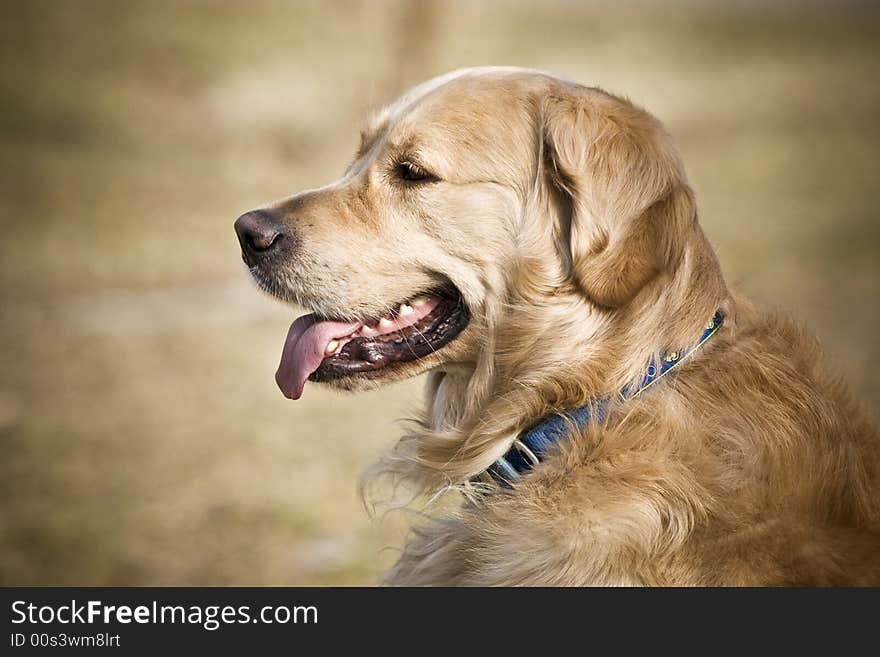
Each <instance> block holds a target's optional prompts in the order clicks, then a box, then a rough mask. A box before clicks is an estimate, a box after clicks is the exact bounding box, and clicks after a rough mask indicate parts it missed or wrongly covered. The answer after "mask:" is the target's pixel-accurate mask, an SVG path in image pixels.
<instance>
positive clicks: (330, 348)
mask: <svg viewBox="0 0 880 657" xmlns="http://www.w3.org/2000/svg"><path fill="white" fill-rule="evenodd" d="M337 349H339V340H330V342H328V343H327V348H326V349H324V353H325V354H327V355H328V356H330V355H331V354H333V352H335V351H336V350H337Z"/></svg>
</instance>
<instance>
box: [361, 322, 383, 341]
mask: <svg viewBox="0 0 880 657" xmlns="http://www.w3.org/2000/svg"><path fill="white" fill-rule="evenodd" d="M378 334H379V331H377V330H376V327H375V326H367V325H366V324H364V325H363V326H362V327H361V335H363V336H364V337H365V338H372V337H373V336H375V335H378Z"/></svg>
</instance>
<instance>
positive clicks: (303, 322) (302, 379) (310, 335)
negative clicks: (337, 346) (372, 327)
mask: <svg viewBox="0 0 880 657" xmlns="http://www.w3.org/2000/svg"><path fill="white" fill-rule="evenodd" d="M360 327H361V324H360V322H333V321H329V320H322V321H318V319H317V318H316V317H315V316H314V315H303V316H302V317H300V318H298V319H297V320H296V321H295V322H294V323H293V324H291V325H290V330H289V331H288V332H287V339H286V340H285V341H284V351H282V352H281V364H280V365H279V366H278V371H277V372H276V373H275V383H277V384H278V387H279V388H281V392H283V393H284V396H285V397H287V398H288V399H299V398H300V396H301V395H302V391H303V387H304V386H305V385H306V379H308V378H309V375H310V374H311V373H312V372H314V371H315V370H316V369H318V367H319V366H320V365H321V361H322V360H324V351H325V350H326V349H327V345H328V344H330V341H331V340H336V339H339V338H344V337H346V336H348V335H351V334H352V333H353V332H354V331H356V330H358V329H359V328H360Z"/></svg>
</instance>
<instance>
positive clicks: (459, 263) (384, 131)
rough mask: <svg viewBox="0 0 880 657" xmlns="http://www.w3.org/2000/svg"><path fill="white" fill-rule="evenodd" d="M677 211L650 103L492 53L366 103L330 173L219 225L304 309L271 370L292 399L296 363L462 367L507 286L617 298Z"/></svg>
mask: <svg viewBox="0 0 880 657" xmlns="http://www.w3.org/2000/svg"><path fill="white" fill-rule="evenodd" d="M694 220H695V209H694V205H693V201H692V195H691V192H690V190H689V188H688V187H687V185H686V183H685V178H684V173H683V170H682V167H681V164H680V162H679V159H678V156H677V155H676V152H675V150H674V148H673V147H672V145H671V143H670V141H669V139H668V137H667V135H666V133H665V132H664V131H663V130H662V128H661V127H660V125H659V124H658V123H657V122H656V121H655V120H654V119H653V118H651V117H650V116H649V115H647V114H646V113H644V112H643V111H641V110H638V109H636V108H634V107H633V106H631V105H630V104H628V103H626V102H624V101H621V100H619V99H617V98H615V97H613V96H610V95H608V94H606V93H604V92H601V91H599V90H596V89H588V88H585V87H581V86H578V85H575V84H571V83H568V82H563V81H560V80H558V79H555V78H552V77H550V76H547V75H545V74H541V73H537V72H531V71H522V70H515V69H494V68H493V69H471V70H465V71H460V72H456V73H453V74H450V75H447V76H443V77H441V78H438V79H435V80H432V81H430V82H427V83H425V84H423V85H421V86H418V87H416V88H415V89H413V90H411V91H410V92H408V93H407V94H406V95H404V96H403V97H402V98H400V99H399V100H398V101H396V102H395V103H393V104H392V105H390V106H389V107H387V108H386V109H384V110H383V111H382V112H380V113H378V114H377V116H376V117H375V118H374V120H373V121H372V123H371V125H370V126H369V127H368V128H367V129H366V130H365V131H364V133H363V135H362V143H361V146H360V149H359V150H358V152H357V154H356V155H355V158H354V161H353V162H352V163H351V164H350V166H349V167H348V169H347V171H346V172H345V174H344V175H343V176H342V178H340V179H339V180H337V181H336V182H334V183H332V184H330V185H328V186H326V187H322V188H320V189H316V190H311V191H306V192H303V193H300V194H297V195H295V196H292V197H290V198H287V199H284V200H282V201H279V202H276V203H273V204H271V205H268V206H267V207H265V208H262V209H259V210H254V211H252V212H248V213H247V214H245V215H243V216H242V217H240V218H239V219H238V220H237V221H236V232H237V233H238V237H239V240H240V242H241V246H242V253H243V257H244V260H245V263H246V264H247V266H248V267H249V269H250V272H251V273H252V275H253V277H254V278H255V279H256V281H257V282H258V284H259V285H260V286H261V287H262V288H263V289H265V290H267V291H268V292H270V293H271V294H273V295H275V296H277V297H278V298H280V299H282V300H285V301H290V302H295V303H297V304H300V305H302V306H305V307H306V308H308V309H310V310H311V311H313V312H312V314H310V315H307V316H305V317H301V318H300V319H298V320H297V321H296V322H294V324H293V325H292V326H291V329H290V332H289V334H288V338H287V341H286V343H285V346H284V355H283V357H282V363H281V367H280V368H279V371H278V374H277V380H278V383H279V385H280V387H281V388H282V390H283V391H284V393H285V394H286V395H287V396H288V397H292V398H298V397H299V395H300V394H301V392H302V388H303V385H304V383H305V381H306V379H307V378H311V379H312V380H316V381H328V382H332V383H334V384H336V385H338V386H340V387H343V388H346V389H357V388H361V387H366V386H368V385H374V384H376V383H379V382H387V381H392V380H397V379H401V378H404V377H409V376H413V375H415V374H419V373H421V372H424V371H427V370H430V369H438V368H453V367H469V366H473V365H474V364H475V363H476V362H477V361H478V359H479V358H480V353H481V351H482V350H484V348H485V345H486V340H487V336H491V335H492V333H493V332H494V331H497V330H499V328H498V327H499V321H500V319H499V318H500V317H502V316H503V317H505V320H504V321H506V322H508V324H509V323H510V322H515V321H516V317H511V312H510V308H512V307H514V306H518V307H522V305H523V300H525V303H526V304H528V303H529V300H530V299H531V300H533V301H540V299H546V298H551V297H554V296H560V295H563V296H567V295H576V296H577V298H578V299H581V300H582V301H583V303H584V305H586V306H589V307H591V308H593V309H594V310H596V311H597V312H604V313H613V312H616V311H617V310H618V309H621V308H624V307H626V306H627V304H630V303H632V302H633V301H634V299H636V298H637V297H638V296H639V293H640V291H641V290H643V289H644V288H645V287H646V286H647V285H648V284H649V282H651V281H652V280H653V279H655V278H656V277H657V276H658V275H659V274H661V273H662V272H664V271H666V270H668V269H669V268H670V267H674V266H675V263H676V261H677V260H678V259H679V257H680V254H681V243H682V235H683V234H684V233H685V231H687V230H688V227H689V226H690V225H692V224H693V222H694ZM514 300H515V301H514ZM571 321H577V318H571Z"/></svg>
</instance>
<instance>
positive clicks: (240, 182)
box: [0, 0, 880, 585]
mask: <svg viewBox="0 0 880 657" xmlns="http://www.w3.org/2000/svg"><path fill="white" fill-rule="evenodd" d="M720 4H721V3H714V2H708V1H707V2H704V3H701V2H675V3H672V4H668V3H667V4H662V5H661V4H659V3H647V2H645V3H632V2H620V1H617V2H607V3H590V4H584V5H583V6H582V5H581V3H574V2H560V3H557V2H540V3H537V2H535V3H525V2H519V3H508V4H501V3H476V2H473V3H466V2H455V3H453V2H417V3H398V2H363V3H361V2H335V3H329V2H328V3H324V2H309V3H297V2H266V1H258V2H256V1H249V2H238V3H230V2H224V3H220V2H216V3H209V2H182V1H174V2H170V1H169V2H164V1H162V2H160V1H151V2H140V3H135V2H118V1H116V0H108V1H106V2H94V1H83V2H45V1H29V2H4V3H3V5H2V6H3V9H2V11H3V16H2V21H0V24H2V27H0V30H2V33H0V36H2V38H0V53H2V56H0V67H2V68H0V101H2V102H0V142H2V152H3V157H2V164H0V167H2V171H0V221H2V229H3V230H2V239H0V302H2V308H3V320H2V322H0V372H2V374H0V500H2V501H0V504H2V507H0V584H68V585H76V584H79V585H102V584H108V585H121V584H154V585H171V584H180V585H187V584H217V585H219V584H257V585H260V584H278V585H282V584H340V583H344V584H360V583H369V582H372V581H374V579H375V576H376V574H377V573H378V572H379V571H380V569H381V568H382V567H384V566H385V565H387V564H388V563H389V561H390V560H392V559H393V558H394V552H393V550H383V549H382V548H383V547H384V546H388V545H392V546H394V545H398V544H399V542H400V537H401V535H402V531H403V529H402V527H403V524H404V523H403V522H402V521H401V520H399V519H398V520H392V521H389V522H385V523H374V522H371V521H370V520H369V519H368V517H367V515H366V514H365V513H364V511H363V509H362V507H361V505H360V503H359V501H358V499H357V495H356V488H355V484H356V479H357V476H358V474H359V472H360V471H361V470H362V469H363V468H364V467H365V466H366V465H367V464H368V463H369V462H370V461H371V460H372V459H374V458H375V457H376V456H377V455H378V454H379V452H380V451H381V450H382V449H384V448H387V447H388V446H390V445H391V443H392V442H393V441H394V439H395V437H396V435H397V434H398V427H397V425H396V423H395V419H396V418H399V417H401V416H403V415H405V409H406V408H407V407H409V406H410V405H412V404H413V403H415V402H416V400H417V399H418V395H419V384H420V382H418V381H416V382H412V383H410V384H403V385H398V386H395V387H392V388H388V389H386V390H383V391H380V392H375V393H371V394H365V395H362V396H360V397H345V396H341V395H335V394H333V393H330V392H327V391H324V390H321V389H319V388H318V387H316V386H310V387H309V388H308V390H307V392H306V395H305V398H304V400H302V401H301V402H299V403H291V402H288V401H286V400H284V399H282V397H281V395H280V394H279V393H278V391H277V390H276V389H275V385H274V382H273V376H272V375H273V372H274V368H275V366H276V364H277V359H278V356H279V354H280V349H281V344H282V339H283V337H284V335H285V332H286V329H287V325H288V323H289V322H290V321H291V319H292V318H293V317H294V315H295V312H294V311H293V310H291V309H288V308H283V307H280V306H279V305H277V304H275V303H274V302H272V301H270V300H268V299H266V298H265V297H262V296H260V295H259V294H258V293H257V292H256V291H255V289H254V288H252V287H251V285H250V284H249V282H248V280H247V277H246V275H245V273H244V271H243V267H242V266H241V264H240V260H239V254H238V246H237V243H236V240H235V237H234V234H233V231H232V222H233V220H234V219H235V218H236V217H237V216H238V214H239V213H240V212H242V211H244V210H247V209H250V208H252V207H255V206H257V205H259V204H261V203H263V202H264V201H267V200H269V199H273V198H277V197H280V196H284V195H288V194H290V193H293V192H295V191H298V190H301V189H304V188H307V187H311V186H317V185H320V184H323V183H325V182H327V181H329V180H332V179H333V178H334V177H335V176H337V175H338V174H339V173H341V171H342V170H343V168H344V166H345V164H346V162H347V161H348V158H349V157H350V156H351V154H352V152H353V150H354V148H355V146H356V142H357V135H358V129H359V127H360V124H361V120H362V118H363V117H364V115H365V114H366V112H368V111H369V110H370V109H371V108H375V107H377V106H379V105H381V104H382V103H384V102H386V101H388V100H390V99H391V98H393V96H394V95H395V94H397V93H398V92H399V91H401V90H402V89H403V88H405V87H406V86H407V85H409V84H411V83H414V82H417V81H419V80H421V79H424V78H426V77H429V76H432V75H434V74H437V73H440V72H443V71H446V70H449V69H452V68H456V67H459V66H466V65H477V64H512V65H523V66H532V67H538V68H544V69H548V70H550V71H553V72H556V73H559V74H562V75H564V76H567V77H570V78H572V79H575V80H578V81H581V82H584V83H589V84H598V85H600V86H603V87H605V88H607V89H608V90H610V91H614V92H617V93H621V94H624V95H627V96H629V97H630V98H632V99H633V100H634V101H636V102H637V103H639V104H641V105H643V106H645V107H647V108H649V109H650V110H651V111H652V112H654V113H655V114H656V115H657V116H659V117H660V118H661V119H662V120H663V121H665V122H666V124H667V125H668V127H669V128H670V130H671V131H672V133H673V134H674V135H675V136H676V137H677V139H678V142H679V144H680V146H681V149H682V151H683V154H684V159H685V162H686V164H687V167H688V170H689V172H690V175H691V178H692V181H693V184H694V187H695V188H696V191H697V195H698V199H699V202H700V208H701V217H702V222H703V224H704V226H705V228H706V230H707V232H708V234H709V236H710V238H711V239H712V240H713V242H714V243H715V244H716V246H717V248H718V250H719V253H720V256H721V259H722V262H723V265H724V267H725V269H726V272H727V274H728V278H729V279H730V280H732V281H738V282H739V283H740V284H741V285H742V286H743V287H744V288H745V289H746V290H747V291H748V292H749V293H750V294H751V295H752V296H753V297H755V298H756V299H757V300H759V301H760V302H762V303H765V304H772V305H782V306H785V307H787V308H788V309H790V310H791V311H792V312H793V313H794V314H795V315H797V316H798V317H800V318H802V319H804V320H805V321H807V322H808V323H809V324H811V325H812V326H813V327H814V328H815V330H816V331H817V332H818V333H819V335H820V336H821V338H822V340H823V342H824V343H825V344H826V346H827V348H828V350H829V352H830V353H831V354H832V355H833V358H834V360H835V362H836V363H837V364H838V366H839V368H840V369H841V371H842V372H843V373H845V374H846V376H847V377H848V378H849V379H850V380H851V382H852V384H853V386H854V388H855V389H856V390H857V392H858V393H859V394H860V395H861V396H862V397H863V398H864V399H865V400H866V401H867V404H868V406H869V408H870V409H871V410H872V411H873V412H874V413H875V415H876V413H877V411H878V409H880V341H878V338H877V328H876V327H877V325H878V320H880V316H878V305H877V299H878V296H880V270H878V246H880V223H878V217H877V202H876V195H877V192H878V162H877V158H878V153H880V85H878V83H877V80H880V38H878V37H880V29H878V26H880V22H878V15H877V14H876V12H875V11H874V10H872V9H870V8H869V4H868V3H865V4H864V5H862V4H852V5H843V4H841V3H839V2H831V1H829V2H825V3H823V2H812V3H809V4H804V5H801V4H796V3H793V2H788V3H782V4H780V3H774V8H773V9H767V8H764V7H763V5H764V4H765V3H760V2H753V3H736V4H735V5H733V6H731V7H730V8H727V9H724V10H719V9H718V6H719V5H720Z"/></svg>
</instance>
